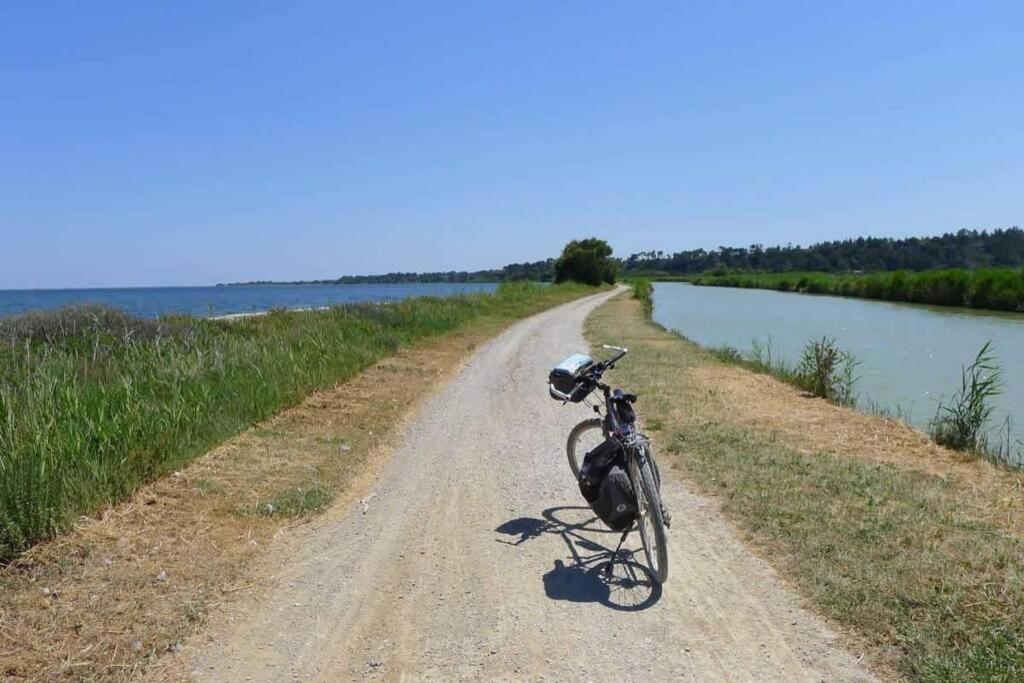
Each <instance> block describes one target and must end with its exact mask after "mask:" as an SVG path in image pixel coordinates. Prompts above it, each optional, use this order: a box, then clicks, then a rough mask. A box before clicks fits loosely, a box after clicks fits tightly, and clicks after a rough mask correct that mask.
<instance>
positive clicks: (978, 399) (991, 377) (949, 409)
mask: <svg viewBox="0 0 1024 683" xmlns="http://www.w3.org/2000/svg"><path fill="white" fill-rule="evenodd" d="M1001 391H1002V371H1001V370H1000V368H999V367H998V366H997V365H996V364H995V357H994V356H993V354H992V343H991V342H986V343H985V345H984V346H982V347H981V350H980V351H978V355H977V356H976V357H975V358H974V361H973V362H972V363H971V364H970V365H968V366H966V367H964V368H962V370H961V380H960V390H959V391H957V392H956V393H955V394H953V398H952V400H951V401H950V402H949V403H941V404H939V408H938V411H937V412H936V415H935V417H934V418H933V419H932V421H931V425H930V429H931V434H932V438H934V439H935V441H936V443H939V444H942V445H943V446H949V447H950V448H953V449H956V450H958V451H970V452H974V453H981V454H984V453H987V452H988V451H989V450H990V449H989V448H988V443H987V438H986V436H985V426H986V424H987V423H988V421H989V418H990V417H991V415H992V399H993V398H995V397H996V396H998V395H999V394H1000V393H1001Z"/></svg>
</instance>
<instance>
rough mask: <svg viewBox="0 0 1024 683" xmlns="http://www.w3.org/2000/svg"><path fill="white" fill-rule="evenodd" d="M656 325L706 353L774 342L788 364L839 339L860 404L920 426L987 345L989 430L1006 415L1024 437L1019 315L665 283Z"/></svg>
mask: <svg viewBox="0 0 1024 683" xmlns="http://www.w3.org/2000/svg"><path fill="white" fill-rule="evenodd" d="M654 319H655V320H656V321H657V322H659V323H660V324H662V325H664V326H665V327H668V328H671V329H674V330H677V331H679V332H681V333H682V334H684V335H686V336H687V337H688V338H690V339H692V340H694V341H695V342H697V343H698V344H701V345H703V346H710V347H713V346H721V345H723V344H728V345H729V346H733V347H736V348H738V349H740V350H743V351H749V350H750V348H751V347H752V344H753V341H754V340H755V339H756V340H759V341H760V342H762V343H766V342H768V341H769V340H770V342H771V345H772V347H773V348H774V349H775V350H777V351H778V352H779V353H780V355H781V357H782V358H785V359H786V360H788V361H790V362H794V361H796V360H797V359H798V357H799V355H800V351H801V349H802V348H803V345H804V344H805V343H806V342H807V340H808V339H811V338H813V337H817V338H821V337H822V336H823V335H827V336H829V337H835V338H836V340H837V341H838V344H839V346H840V347H841V348H843V349H845V350H847V351H851V352H853V354H854V355H856V357H857V359H858V360H860V363H861V364H860V366H859V368H858V375H859V377H860V379H859V380H858V383H857V392H858V395H859V398H860V401H861V402H862V403H866V402H868V401H873V402H875V403H877V404H878V405H880V406H884V407H886V408H888V409H890V410H893V411H895V410H897V409H898V410H900V411H901V412H902V414H903V416H904V417H905V418H908V419H909V421H910V422H912V423H913V424H915V425H917V426H921V427H923V426H926V425H927V423H928V421H929V420H930V419H931V418H932V417H934V415H935V411H936V408H937V406H938V401H939V400H940V399H942V398H946V399H948V398H949V397H950V396H951V395H952V394H953V393H954V392H956V391H957V390H959V388H960V370H961V367H962V366H964V365H967V364H969V363H971V361H973V360H974V357H975V356H976V355H977V353H978V350H979V349H980V348H981V347H982V345H983V344H984V343H985V342H987V341H991V342H992V347H993V351H994V353H995V355H996V356H997V359H998V364H999V366H1000V367H1001V368H1002V369H1003V384H1004V388H1003V394H1002V395H1001V396H999V397H998V398H997V400H996V409H995V411H994V413H993V423H998V424H999V425H1002V423H1003V422H1004V421H1005V419H1006V418H1007V417H1009V418H1010V419H1011V421H1012V423H1013V424H1012V441H1019V440H1021V439H1024V314H1019V313H1001V312H995V311H976V310H971V309H963V308H945V307H933V306H916V305H911V304H895V303H886V302H879V301H866V300H863V299H846V298H841V297H831V296H812V295H805V294H788V293H783V292H772V291H767V290H758V289H733V288H727V287H695V286H693V285H689V284H686V283H675V282H672V283H669V282H664V283H657V284H655V286H654ZM1020 445H1021V444H1019V443H1018V444H1017V446H1018V447H1020Z"/></svg>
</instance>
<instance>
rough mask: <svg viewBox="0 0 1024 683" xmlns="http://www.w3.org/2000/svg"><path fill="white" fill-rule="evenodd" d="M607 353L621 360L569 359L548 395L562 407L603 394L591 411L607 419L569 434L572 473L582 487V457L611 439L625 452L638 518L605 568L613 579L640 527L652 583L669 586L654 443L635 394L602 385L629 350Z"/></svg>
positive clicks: (586, 423) (554, 374)
mask: <svg viewBox="0 0 1024 683" xmlns="http://www.w3.org/2000/svg"><path fill="white" fill-rule="evenodd" d="M604 348H605V349H608V350H611V351H615V352H616V355H614V356H612V357H611V358H608V359H606V360H603V361H599V362H596V363H595V362H594V361H593V360H592V359H591V358H590V357H589V356H584V355H581V354H577V355H575V356H570V357H569V358H567V359H566V360H565V361H563V363H562V364H560V365H559V366H558V367H557V368H556V369H555V370H554V371H552V374H551V377H550V378H549V382H550V383H549V386H548V389H549V392H550V394H551V396H552V397H553V398H555V399H558V400H560V401H562V402H563V404H564V403H569V402H572V403H579V402H581V401H584V400H586V399H587V398H588V397H589V396H590V395H591V394H593V393H594V392H595V391H600V392H601V394H602V396H603V402H601V403H597V404H594V405H593V406H592V407H593V409H594V412H595V413H597V414H598V415H602V409H603V411H604V414H603V416H602V417H598V418H591V419H589V420H584V421H583V422H580V423H579V424H578V425H576V426H575V427H574V428H573V429H572V431H571V432H569V438H568V440H567V441H566V446H565V449H566V454H567V456H568V458H569V467H570V468H571V469H572V473H573V476H574V477H575V478H576V480H577V481H578V480H579V477H580V469H581V468H582V466H583V457H584V456H585V455H586V454H587V453H589V452H590V451H591V450H593V448H594V447H596V446H597V445H598V444H600V443H602V442H603V441H605V440H607V439H612V440H614V441H615V442H616V443H617V444H618V445H619V447H620V448H621V449H622V452H623V456H624V459H625V462H626V472H627V475H628V476H629V479H630V483H631V484H632V486H633V491H634V492H635V494H636V498H637V511H638V512H637V519H636V520H635V521H634V523H633V524H632V525H631V526H630V527H629V528H627V529H626V530H625V531H623V533H622V538H620V539H619V545H618V546H617V547H616V548H615V551H614V552H613V553H612V558H611V561H609V563H608V566H607V567H606V568H605V570H606V572H608V573H609V574H610V573H611V571H612V568H613V566H614V564H615V559H616V557H617V556H618V552H619V550H620V549H621V548H622V544H623V543H624V542H625V540H626V538H627V537H628V536H629V534H630V533H632V531H633V529H634V527H639V530H640V539H641V541H642V543H643V547H644V555H645V556H646V558H647V566H648V568H649V569H650V573H651V577H652V578H653V579H654V580H655V581H656V582H657V583H664V582H665V580H666V579H667V578H668V544H667V541H666V534H665V529H666V527H667V526H669V524H671V516H670V515H669V514H668V510H667V509H666V508H665V506H664V505H663V503H662V501H661V474H660V472H659V471H658V464H657V461H656V460H655V457H654V451H653V450H652V448H651V442H650V439H649V438H648V437H647V435H646V434H644V433H643V432H641V431H640V430H638V429H637V428H636V412H635V411H634V410H633V404H634V403H636V401H637V396H636V394H632V393H628V392H625V391H623V390H622V389H614V390H613V389H612V388H611V387H609V386H608V385H607V384H605V383H604V382H603V381H602V378H603V376H604V373H606V372H607V371H609V370H611V369H613V368H614V367H615V364H616V363H617V362H618V361H619V360H621V359H622V357H623V356H625V355H626V354H627V353H628V349H624V348H621V347H618V346H608V345H605V346H604ZM559 373H560V374H559ZM556 383H557V384H558V386H556ZM592 441H596V443H591V442H592Z"/></svg>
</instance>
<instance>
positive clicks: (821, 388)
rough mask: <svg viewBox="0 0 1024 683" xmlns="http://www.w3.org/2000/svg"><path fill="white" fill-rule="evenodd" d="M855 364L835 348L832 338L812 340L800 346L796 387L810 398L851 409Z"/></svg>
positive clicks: (855, 380) (849, 354) (850, 358)
mask: <svg viewBox="0 0 1024 683" xmlns="http://www.w3.org/2000/svg"><path fill="white" fill-rule="evenodd" d="M857 365H858V363H857V359H856V358H855V357H854V356H853V354H851V353H850V352H848V351H843V350H842V349H840V348H839V347H838V346H836V340H835V339H832V338H829V337H822V338H821V339H812V340H810V341H808V342H807V344H805V345H804V350H803V353H802V354H801V355H800V363H799V364H798V365H797V368H796V377H797V384H798V385H799V386H801V387H802V388H803V389H805V390H806V391H808V392H810V393H811V394H813V395H814V396H818V397H820V398H824V399H828V400H829V401H832V402H834V403H838V404H839V405H846V406H852V405H854V404H855V403H856V395H855V394H854V385H855V384H856V382H857V378H856V376H855V375H854V372H855V371H856V368H857Z"/></svg>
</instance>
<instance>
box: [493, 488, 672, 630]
mask: <svg viewBox="0 0 1024 683" xmlns="http://www.w3.org/2000/svg"><path fill="white" fill-rule="evenodd" d="M541 515H542V517H543V519H537V518H535V517H518V518H516V519H510V520H509V521H507V522H505V523H503V524H501V525H500V526H498V527H497V528H496V529H495V531H496V532H498V533H500V534H505V535H506V536H513V537H516V538H514V539H513V540H505V539H502V538H497V539H495V540H496V541H497V542H498V543H504V544H506V545H511V546H519V545H522V544H523V543H526V542H527V541H529V540H531V539H534V538H538V537H540V536H543V535H544V534H558V535H559V536H561V538H562V540H563V541H565V544H566V546H567V547H568V549H569V554H570V557H569V558H568V559H569V563H568V564H567V563H566V561H564V560H561V559H556V560H555V561H554V563H555V566H554V568H553V569H552V570H551V571H549V572H547V573H546V574H544V578H543V581H544V593H545V595H547V596H548V598H550V599H551V600H565V601H568V602H596V603H600V604H602V605H604V606H605V607H608V608H610V609H614V610H619V611H625V612H636V611H640V610H645V609H647V608H649V607H651V606H653V605H654V604H655V603H657V602H658V600H660V599H661V584H659V583H657V582H655V581H654V580H653V579H651V576H650V573H649V571H648V569H647V567H646V566H644V565H643V564H641V563H639V562H637V561H635V560H633V555H634V553H635V552H640V553H641V555H642V553H643V551H642V550H639V551H635V550H627V549H625V548H623V549H622V550H620V551H619V555H618V558H617V559H616V561H615V566H614V571H613V572H612V574H611V575H608V574H607V573H606V572H605V567H606V565H607V564H608V561H609V560H610V559H611V556H612V551H613V550H614V547H615V545H616V544H617V543H618V540H619V536H620V533H619V532H618V531H612V530H611V529H609V528H607V527H606V526H604V524H603V523H601V522H600V521H599V520H598V519H597V517H595V516H594V514H593V512H592V511H591V510H590V508H588V507H584V506H562V507H553V508H548V509H547V510H544V511H543V512H542V513H541ZM602 535H603V536H605V537H608V538H609V539H612V540H610V541H609V545H604V544H603V543H600V542H598V540H596V539H599V538H601V536H602ZM631 538H633V536H631Z"/></svg>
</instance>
